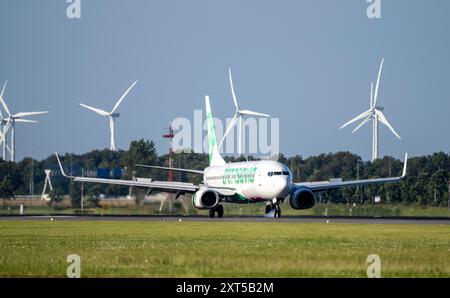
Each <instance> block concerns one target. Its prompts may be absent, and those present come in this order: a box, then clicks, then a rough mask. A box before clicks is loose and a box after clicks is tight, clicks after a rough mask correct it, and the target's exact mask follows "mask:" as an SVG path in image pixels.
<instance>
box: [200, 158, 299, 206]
mask: <svg viewBox="0 0 450 298" xmlns="http://www.w3.org/2000/svg"><path fill="white" fill-rule="evenodd" d="M203 181H204V185H205V186H206V187H213V188H214V187H215V188H224V189H226V188H232V189H234V190H235V191H233V193H234V194H233V195H230V196H229V197H226V198H225V200H226V201H232V202H235V203H256V202H261V201H271V200H273V199H275V198H278V199H284V198H285V197H287V196H288V195H289V194H290V190H291V185H292V175H291V172H290V170H289V168H288V167H286V166H285V165H283V164H282V163H279V162H276V161H271V160H263V161H250V162H236V163H228V164H226V165H223V166H210V167H207V168H206V169H205V171H204V180H203Z"/></svg>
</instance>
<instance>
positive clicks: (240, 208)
mask: <svg viewBox="0 0 450 298" xmlns="http://www.w3.org/2000/svg"><path fill="white" fill-rule="evenodd" d="M6 203H8V204H10V205H4V206H2V207H0V215H19V210H20V209H19V205H18V204H17V203H16V202H14V201H12V202H6ZM186 203H187V204H186V205H187V206H188V210H187V212H186V210H185V209H184V208H183V206H182V205H181V204H180V203H178V202H177V203H176V204H172V206H171V209H170V210H169V206H168V204H166V205H165V207H164V208H163V210H162V212H161V213H159V210H158V209H159V203H153V204H144V205H136V204H135V202H134V201H128V202H125V203H121V204H122V205H120V206H104V207H103V208H92V207H89V206H88V207H87V208H86V209H87V210H88V214H110V215H118V214H122V215H158V214H164V215H167V214H169V213H170V214H172V215H185V214H186V213H187V214H191V215H195V214H207V212H206V211H199V210H197V209H195V208H194V207H193V206H192V204H191V202H190V201H186ZM68 206H70V204H69V203H67V204H66V206H65V207H50V206H48V203H46V202H42V203H41V205H37V206H29V205H26V203H25V205H24V214H29V215H30V214H31V215H32V214H75V211H76V210H75V209H73V208H70V207H68ZM264 207H265V204H264V203H260V204H250V205H237V204H224V208H225V215H226V216H230V215H231V216H233V215H262V214H263V213H264ZM282 210H283V212H282V213H283V215H290V216H295V215H315V216H317V215H324V214H327V215H328V216H336V215H337V216H417V217H422V216H423V217H450V209H449V208H448V207H446V206H441V207H438V206H419V205H406V204H387V203H383V204H371V203H366V204H364V205H360V204H356V205H355V206H353V205H351V204H350V205H347V204H332V203H327V204H316V206H314V207H313V208H311V209H307V210H294V209H292V208H291V206H290V205H289V202H284V203H283V204H282Z"/></svg>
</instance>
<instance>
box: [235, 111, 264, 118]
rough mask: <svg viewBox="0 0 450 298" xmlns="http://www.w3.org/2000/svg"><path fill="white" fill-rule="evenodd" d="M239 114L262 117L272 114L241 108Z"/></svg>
mask: <svg viewBox="0 0 450 298" xmlns="http://www.w3.org/2000/svg"><path fill="white" fill-rule="evenodd" d="M239 114H242V115H250V116H260V117H266V118H268V117H270V115H267V114H263V113H258V112H253V111H249V110H241V111H239Z"/></svg>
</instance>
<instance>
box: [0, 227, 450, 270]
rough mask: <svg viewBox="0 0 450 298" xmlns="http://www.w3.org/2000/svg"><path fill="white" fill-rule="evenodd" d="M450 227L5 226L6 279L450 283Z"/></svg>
mask: <svg viewBox="0 0 450 298" xmlns="http://www.w3.org/2000/svg"><path fill="white" fill-rule="evenodd" d="M449 235H450V226H446V225H388V224H380V225H375V224H369V225H363V224H337V223H333V222H331V223H329V224H326V223H325V222H324V223H274V222H258V223H243V222H211V223H205V222H203V223H202V222H198V223H196V222H188V221H182V222H178V221H168V222H153V221H58V220H54V221H50V220H49V221H15V220H2V221H0V276H2V277H6V276H14V277H17V276H38V277H42V276H52V277H64V276H65V272H66V268H67V265H68V264H67V263H66V257H67V255H69V254H73V253H75V254H78V255H80V256H81V275H82V277H311V276H312V277H365V276H366V268H367V267H366V263H365V261H366V258H367V256H368V255H369V254H372V253H375V254H378V255H379V256H380V257H381V274H382V276H383V277H450V237H449Z"/></svg>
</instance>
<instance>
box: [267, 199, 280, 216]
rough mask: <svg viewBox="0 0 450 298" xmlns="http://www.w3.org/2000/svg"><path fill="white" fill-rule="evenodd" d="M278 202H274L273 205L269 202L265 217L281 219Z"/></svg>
mask: <svg viewBox="0 0 450 298" xmlns="http://www.w3.org/2000/svg"><path fill="white" fill-rule="evenodd" d="M280 203H281V202H280V201H276V202H275V203H273V202H270V203H267V205H266V217H274V218H280V217H281V207H280Z"/></svg>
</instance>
